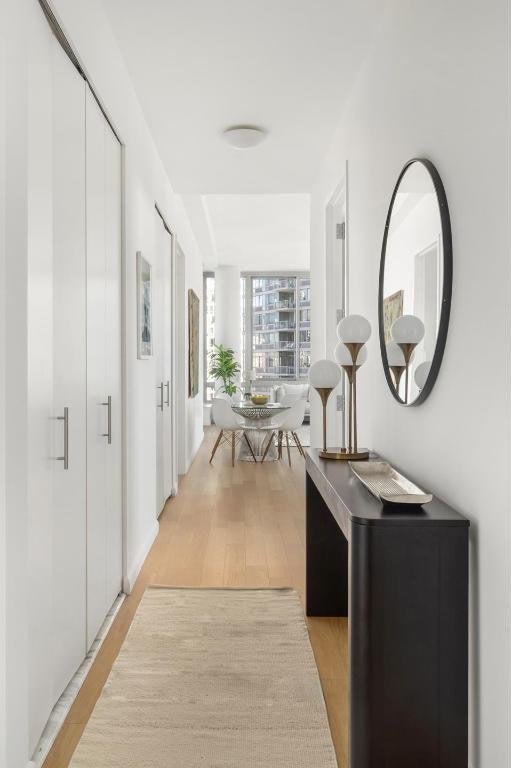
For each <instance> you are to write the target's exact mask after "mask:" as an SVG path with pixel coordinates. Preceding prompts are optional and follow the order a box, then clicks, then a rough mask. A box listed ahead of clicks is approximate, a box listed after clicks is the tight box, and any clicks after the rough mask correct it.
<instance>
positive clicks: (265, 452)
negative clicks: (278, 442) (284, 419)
mask: <svg viewBox="0 0 511 768" xmlns="http://www.w3.org/2000/svg"><path fill="white" fill-rule="evenodd" d="M274 434H275V432H272V433H271V435H270V439H269V440H268V442H267V444H266V448H265V449H264V453H263V458H262V459H261V463H262V462H263V461H264V460H265V458H266V454H267V453H268V451H269V450H270V445H271V444H272V442H273V436H274Z"/></svg>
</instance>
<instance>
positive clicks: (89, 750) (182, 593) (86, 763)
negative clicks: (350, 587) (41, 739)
mask: <svg viewBox="0 0 511 768" xmlns="http://www.w3.org/2000/svg"><path fill="white" fill-rule="evenodd" d="M71 766H72V768H256V766H257V768H337V762H336V759H335V753H334V749H333V745H332V739H331V736H330V729H329V726H328V720H327V715H326V709H325V704H324V700H323V694H322V691H321V685H320V682H319V677H318V672H317V669H316V665H315V662H314V657H313V654H312V649H311V646H310V643H309V638H308V634H307V629H306V626H305V622H304V619H303V614H302V608H301V604H300V601H299V598H298V596H297V594H296V593H295V592H294V591H293V590H291V589H254V590H249V589H173V588H163V587H162V588H159V587H157V588H149V589H148V590H147V591H146V592H145V595H144V597H143V599H142V602H141V604H140V606H139V609H138V611H137V614H136V616H135V619H134V621H133V624H132V626H131V629H130V631H129V633H128V635H127V637H126V640H125V641H124V644H123V646H122V648H121V651H120V653H119V656H118V658H117V661H116V662H115V664H114V666H113V669H112V671H111V673H110V676H109V678H108V681H107V683H106V685H105V688H104V689H103V692H102V694H101V696H100V698H99V699H98V702H97V704H96V707H95V709H94V712H93V713H92V716H91V718H90V720H89V723H88V725H87V727H86V729H85V731H84V733H83V736H82V738H81V741H80V743H79V745H78V747H77V749H76V752H75V754H74V757H73V760H72V762H71Z"/></svg>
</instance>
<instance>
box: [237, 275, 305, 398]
mask: <svg viewBox="0 0 511 768" xmlns="http://www.w3.org/2000/svg"><path fill="white" fill-rule="evenodd" d="M241 277H242V278H244V279H245V281H249V286H250V287H249V288H248V289H247V282H245V296H244V306H243V314H244V317H245V326H244V344H243V346H244V355H243V371H250V370H253V368H254V354H255V352H254V346H253V342H254V332H253V309H254V307H253V297H254V286H253V281H254V280H257V279H261V278H272V277H274V278H282V279H289V278H294V279H295V281H296V282H295V289H294V290H295V308H294V320H295V345H294V369H295V372H297V375H296V374H295V377H294V378H292V379H286V378H279V377H275V378H274V379H272V378H264V379H256V380H255V381H256V387H257V386H263V387H272V386H275V385H278V384H280V383H282V382H288V383H293V382H303V381H305V380H306V377H304V376H300V338H299V337H300V310H301V309H302V307H301V306H300V299H299V290H300V288H299V285H298V281H299V280H300V279H307V280H309V281H310V271H307V270H278V271H277V270H269V271H245V272H241ZM309 292H310V282H309ZM306 309H309V310H310V297H309V306H308V307H306ZM309 329H310V320H309Z"/></svg>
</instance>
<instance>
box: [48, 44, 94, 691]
mask: <svg viewBox="0 0 511 768" xmlns="http://www.w3.org/2000/svg"><path fill="white" fill-rule="evenodd" d="M53 64H54V79H53V86H54V87H53V94H54V95H53V237H54V263H53V306H54V313H53V329H54V337H53V367H54V371H53V373H54V398H53V405H54V413H53V415H54V422H53V424H54V440H53V444H54V446H55V450H56V456H59V457H64V456H66V459H67V460H66V461H62V460H55V461H54V462H53V464H54V477H53V486H54V495H53V558H52V559H53V576H52V596H53V660H52V661H51V660H48V663H50V664H52V667H53V675H54V700H56V699H57V698H58V697H59V696H60V694H61V693H62V691H63V690H64V688H65V687H66V685H67V684H68V682H69V681H70V679H71V678H72V676H73V675H74V673H75V672H76V670H77V669H78V667H79V665H80V664H81V662H82V661H83V658H84V656H85V616H86V611H85V599H86V596H85V595H86V593H85V590H86V572H85V568H86V506H85V505H86V476H85V467H86V419H85V410H86V369H85V364H86V354H85V339H86V321H85V317H86V315H85V312H86V307H85V281H86V274H85V93H86V92H85V82H84V80H83V79H82V78H81V77H80V76H79V75H78V73H77V71H76V70H75V68H74V67H73V65H72V64H71V62H70V61H69V59H68V58H67V56H66V55H65V53H64V52H63V51H62V49H61V48H60V46H59V45H58V44H57V43H55V45H54V58H53ZM64 414H66V420H64ZM66 438H67V439H66Z"/></svg>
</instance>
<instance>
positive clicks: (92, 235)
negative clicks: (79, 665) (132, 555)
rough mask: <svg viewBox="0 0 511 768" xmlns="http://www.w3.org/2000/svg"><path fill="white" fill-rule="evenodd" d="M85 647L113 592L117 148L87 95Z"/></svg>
mask: <svg viewBox="0 0 511 768" xmlns="http://www.w3.org/2000/svg"><path fill="white" fill-rule="evenodd" d="M86 135H87V647H88V648H90V646H91V645H92V643H93V641H94V639H95V637H96V636H97V634H98V631H99V629H100V627H101V624H102V623H103V621H104V619H105V616H106V614H107V613H108V610H109V609H110V607H111V605H112V603H113V602H114V600H115V597H116V596H117V594H118V593H119V592H120V589H121V575H122V562H121V553H122V518H121V512H122V506H121V491H122V486H121V353H120V333H121V324H120V258H121V250H120V248H121V240H120V227H121V219H120V211H121V196H120V185H121V165H120V145H119V142H118V141H117V139H116V138H115V137H114V135H113V133H112V131H111V129H110V127H109V125H108V123H107V122H106V120H105V118H104V116H103V114H102V112H101V110H100V109H99V107H98V105H97V102H96V100H95V99H94V96H93V95H92V93H91V91H90V90H89V89H88V91H87V133H86Z"/></svg>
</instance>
